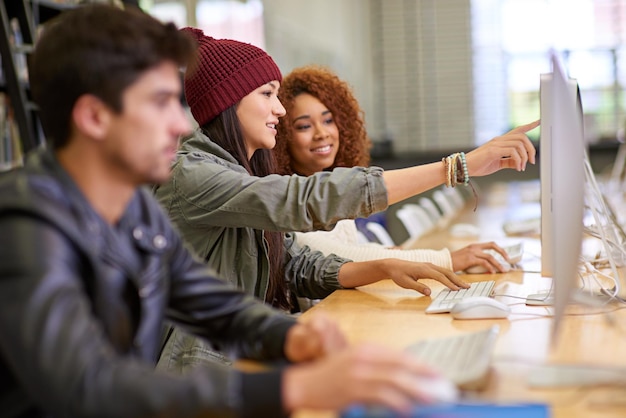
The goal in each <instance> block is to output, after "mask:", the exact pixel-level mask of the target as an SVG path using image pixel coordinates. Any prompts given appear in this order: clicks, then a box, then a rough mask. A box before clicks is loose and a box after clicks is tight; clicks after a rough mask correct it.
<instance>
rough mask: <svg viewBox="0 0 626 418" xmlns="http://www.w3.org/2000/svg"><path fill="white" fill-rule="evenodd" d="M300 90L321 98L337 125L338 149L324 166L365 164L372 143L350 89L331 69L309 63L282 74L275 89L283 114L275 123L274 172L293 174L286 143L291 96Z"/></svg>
mask: <svg viewBox="0 0 626 418" xmlns="http://www.w3.org/2000/svg"><path fill="white" fill-rule="evenodd" d="M302 93H308V94H310V95H311V96H314V97H316V98H317V99H318V100H319V101H321V102H322V103H323V104H324V106H326V107H327V108H328V110H330V111H331V112H332V114H333V119H334V120H335V123H336V124H337V129H338V130H339V150H338V151H337V156H336V157H335V161H334V163H333V165H332V166H331V167H329V168H328V169H329V170H332V169H333V168H335V167H354V166H367V165H369V162H370V154H369V150H370V148H371V146H372V143H371V141H370V138H369V137H368V136H367V132H366V130H365V119H364V112H363V110H362V109H361V106H359V103H358V102H357V100H356V98H355V97H354V95H353V93H352V89H351V88H350V86H349V85H348V84H347V83H346V82H344V81H342V80H340V79H339V77H337V75H336V74H335V73H333V72H332V71H331V70H329V69H327V68H324V67H320V66H314V65H309V66H304V67H299V68H296V69H294V70H293V71H292V72H291V73H289V74H288V75H287V76H285V77H283V81H282V84H281V86H280V90H279V92H278V95H279V98H280V101H281V102H282V104H283V106H284V107H285V109H286V110H287V114H286V115H285V116H284V117H282V118H281V121H280V123H279V124H278V128H277V129H278V134H277V135H276V146H275V147H274V152H275V156H276V163H277V168H278V173H279V174H294V170H293V169H292V167H291V155H290V153H289V147H288V146H287V144H288V142H289V141H290V140H291V132H292V130H291V126H292V121H291V119H290V113H292V112H293V105H294V99H295V98H296V97H297V96H298V95H299V94H302Z"/></svg>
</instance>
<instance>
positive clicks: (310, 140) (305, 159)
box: [288, 93, 339, 176]
mask: <svg viewBox="0 0 626 418" xmlns="http://www.w3.org/2000/svg"><path fill="white" fill-rule="evenodd" d="M292 112H293V113H292V114H291V120H292V121H293V122H292V125H291V127H290V129H291V139H290V140H289V143H288V148H289V154H290V156H291V166H292V168H293V169H294V171H295V172H297V173H299V174H302V175H305V176H309V175H311V174H313V173H316V172H318V171H322V170H324V169H326V168H328V167H331V166H332V165H333V164H334V162H335V157H336V156H337V152H338V151H339V130H338V128H337V125H336V124H335V120H334V119H333V115H332V113H331V112H330V110H328V108H327V107H326V106H324V104H323V103H322V102H320V101H319V100H318V99H317V98H316V97H314V96H311V95H310V94H308V93H302V94H300V95H298V96H297V97H295V99H294V102H293V109H292Z"/></svg>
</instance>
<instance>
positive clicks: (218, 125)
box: [201, 105, 291, 310]
mask: <svg viewBox="0 0 626 418" xmlns="http://www.w3.org/2000/svg"><path fill="white" fill-rule="evenodd" d="M201 129H202V131H203V132H204V134H205V135H206V136H208V137H209V138H211V141H213V142H215V143H216V144H217V145H219V146H220V147H222V148H223V149H224V150H226V151H228V152H229V153H230V154H231V155H232V156H233V157H235V159H236V160H237V162H238V163H239V164H241V165H242V166H243V167H244V168H245V169H246V170H247V171H248V173H250V175H252V176H258V177H263V176H267V175H268V174H274V173H276V162H275V161H274V156H273V153H272V151H271V150H268V149H259V150H256V151H255V153H254V154H253V155H252V158H250V160H248V152H247V150H246V143H245V141H244V138H243V134H242V133H241V128H240V125H239V118H237V113H236V105H235V106H231V107H229V108H228V109H226V110H225V111H224V112H222V113H221V114H220V115H218V116H217V118H215V119H213V120H212V121H211V122H209V123H207V124H206V125H203V126H202V127H201ZM263 237H264V238H265V241H266V242H267V246H268V249H267V250H268V256H269V261H270V279H269V286H268V289H267V295H266V297H265V302H267V303H269V304H270V305H272V306H274V307H277V308H280V309H285V310H290V309H291V302H290V298H289V289H288V287H287V282H286V280H285V266H284V260H283V251H284V250H283V240H284V236H283V233H282V232H274V231H263Z"/></svg>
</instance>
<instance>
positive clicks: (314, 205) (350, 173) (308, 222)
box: [157, 157, 387, 232]
mask: <svg viewBox="0 0 626 418" xmlns="http://www.w3.org/2000/svg"><path fill="white" fill-rule="evenodd" d="M382 172H383V170H382V169H381V168H378V167H369V168H363V167H354V168H337V169H335V170H333V171H332V172H322V173H316V174H314V175H313V176H309V177H302V176H296V175H294V176H279V175H269V176H265V177H254V176H250V175H249V174H248V173H246V172H241V171H235V170H234V169H233V168H232V167H227V166H224V165H222V164H218V163H216V162H213V161H211V160H207V159H200V160H198V161H196V160H192V159H190V158H189V157H187V158H183V159H181V160H180V161H179V162H178V163H177V165H176V166H175V168H174V170H173V173H172V178H171V180H170V183H169V186H168V187H161V188H160V189H159V191H158V192H157V196H158V197H159V200H160V201H161V203H162V204H163V205H164V206H165V207H166V208H167V210H168V211H179V212H180V213H179V215H180V217H181V218H182V219H184V220H185V221H186V222H187V223H189V224H192V225H197V226H202V225H207V226H222V227H250V228H256V229H263V230H267V231H282V232H289V231H311V230H318V229H330V228H332V227H333V226H334V225H335V223H336V222H337V221H338V220H340V219H354V218H357V217H367V216H369V215H371V214H372V213H374V212H379V211H381V210H384V209H386V208H387V191H386V187H385V184H384V180H383V178H382ZM163 193H165V194H169V196H163V195H162V194H163ZM160 194H161V195H160ZM159 195H160V196H159Z"/></svg>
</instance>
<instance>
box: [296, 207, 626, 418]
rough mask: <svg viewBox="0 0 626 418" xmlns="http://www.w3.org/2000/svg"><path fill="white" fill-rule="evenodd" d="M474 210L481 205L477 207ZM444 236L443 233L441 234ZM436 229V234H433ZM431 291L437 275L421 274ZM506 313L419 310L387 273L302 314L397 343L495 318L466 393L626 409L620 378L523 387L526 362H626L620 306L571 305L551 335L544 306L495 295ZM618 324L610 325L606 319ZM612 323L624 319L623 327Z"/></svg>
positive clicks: (537, 282)
mask: <svg viewBox="0 0 626 418" xmlns="http://www.w3.org/2000/svg"><path fill="white" fill-rule="evenodd" d="M479 210H480V209H479ZM444 236H445V235H444ZM440 237H441V236H440ZM464 278H466V279H467V280H468V281H480V280H487V279H495V280H496V281H497V284H496V293H497V294H507V295H519V296H522V297H523V296H526V295H527V294H529V293H536V292H538V291H542V290H546V289H548V288H549V287H550V284H551V283H550V282H551V280H550V279H549V278H543V277H541V275H540V274H539V273H529V272H519V271H516V272H509V273H506V274H494V275H466V276H464ZM426 282H427V283H428V285H429V286H430V287H431V289H432V290H433V294H436V292H438V291H439V290H440V289H441V288H443V286H442V285H440V284H439V283H438V282H435V281H432V280H427V281H426ZM499 299H500V300H502V301H505V302H506V303H508V304H510V305H511V309H512V314H511V315H510V317H509V318H508V319H501V320H466V321H462V320H454V319H452V318H451V317H450V315H449V314H431V315H427V314H425V313H424V310H425V308H426V307H427V306H428V304H429V303H430V300H431V299H430V297H425V296H421V295H420V294H418V293H416V292H414V291H410V290H406V289H401V288H399V287H398V286H396V285H395V284H394V283H393V282H391V281H389V280H386V281H382V282H378V283H375V284H372V285H368V286H363V287H361V288H359V289H355V290H339V291H336V292H334V293H333V294H332V295H330V296H329V297H327V298H326V299H325V300H323V301H321V302H320V303H319V304H317V305H316V306H315V307H314V308H312V309H311V310H309V311H307V312H305V313H304V316H307V315H311V314H314V313H315V312H324V313H325V314H326V315H328V316H329V317H331V318H333V319H334V320H336V321H337V322H338V324H339V326H340V327H341V328H342V329H343V331H344V332H345V333H346V335H347V336H348V338H349V340H350V342H351V343H360V342H365V341H369V342H376V343H379V344H385V345H388V346H391V347H395V348H398V349H403V348H405V347H407V346H408V345H410V344H413V343H415V342H416V341H418V340H421V339H425V338H437V337H445V336H450V335H454V334H458V333H462V332H469V331H477V330H481V329H484V328H487V327H489V326H491V325H492V324H499V326H500V334H499V337H498V340H497V343H496V347H495V351H494V355H493V359H492V363H493V373H492V375H491V377H490V380H489V383H488V385H487V387H486V389H485V390H483V391H481V392H476V393H471V394H470V396H472V397H475V398H477V399H481V400H486V401H491V402H516V401H522V402H528V401H533V402H545V403H548V404H549V405H550V407H551V412H552V417H554V418H583V417H584V418H589V417H591V418H595V417H597V418H600V417H602V418H609V417H625V416H626V385H625V386H624V388H615V387H613V388H611V387H567V388H559V389H556V388H552V389H536V388H530V387H529V385H528V376H529V374H530V373H531V372H532V370H533V367H534V366H537V365H540V364H544V363H551V364H552V363H576V364H591V365H600V366H619V367H626V310H617V311H614V312H612V313H610V314H598V312H606V311H608V310H611V309H613V308H615V306H614V305H612V306H609V307H604V308H591V307H584V306H581V305H573V306H570V307H569V308H568V315H567V316H566V317H565V318H564V319H563V320H562V322H561V329H560V333H559V338H558V340H557V341H555V342H553V341H552V340H551V329H552V318H550V317H548V316H544V315H549V314H550V313H551V312H550V308H546V307H530V306H526V305H525V304H524V301H523V300H516V299H513V298H499ZM609 318H610V319H612V320H613V323H615V324H618V325H617V326H611V325H610V324H609V321H608V319H609ZM619 324H623V325H622V327H620V326H619ZM294 416H295V417H296V418H330V417H336V416H337V415H336V414H335V413H332V412H312V411H299V412H298V413H296V414H295V415H294Z"/></svg>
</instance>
